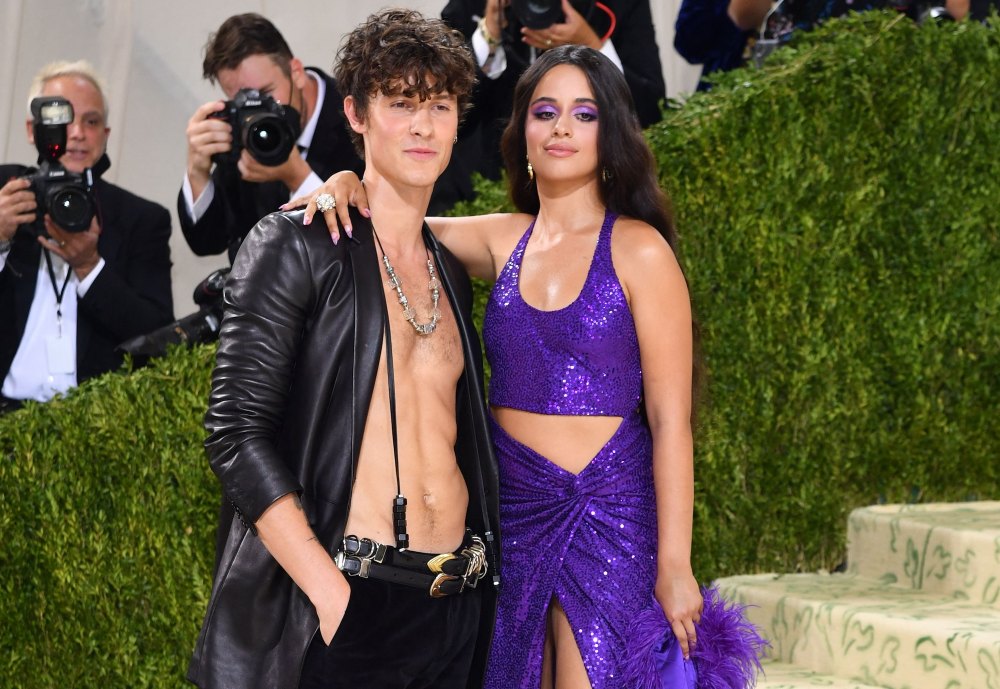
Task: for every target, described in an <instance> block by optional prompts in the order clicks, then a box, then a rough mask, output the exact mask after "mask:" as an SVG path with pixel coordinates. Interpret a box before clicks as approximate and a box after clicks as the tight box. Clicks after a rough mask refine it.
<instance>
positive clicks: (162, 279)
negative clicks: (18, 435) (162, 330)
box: [0, 62, 173, 412]
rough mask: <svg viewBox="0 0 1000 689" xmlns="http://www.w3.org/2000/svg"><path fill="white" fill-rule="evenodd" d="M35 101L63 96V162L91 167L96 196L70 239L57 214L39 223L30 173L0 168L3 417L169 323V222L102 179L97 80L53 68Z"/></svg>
mask: <svg viewBox="0 0 1000 689" xmlns="http://www.w3.org/2000/svg"><path fill="white" fill-rule="evenodd" d="M38 96H60V97H62V98H63V99H65V100H64V101H60V102H61V103H63V104H64V107H65V110H64V112H65V114H66V116H67V117H66V120H65V121H64V123H63V124H62V125H61V126H62V127H65V131H64V136H65V146H64V147H63V146H60V147H58V148H59V153H60V154H61V155H58V158H57V165H58V166H59V169H65V170H66V171H68V172H69V173H77V174H81V173H86V171H87V170H88V169H89V170H91V172H92V176H93V187H92V189H91V190H90V192H89V194H88V195H89V197H90V202H89V204H88V206H89V208H88V212H87V214H86V215H85V216H84V220H83V222H82V224H81V225H80V226H79V227H73V228H71V229H74V230H76V231H67V228H66V227H62V226H60V225H59V224H57V223H56V222H55V221H54V220H53V219H52V216H53V215H59V213H58V212H57V211H58V210H59V209H56V210H52V209H51V208H50V209H49V212H48V213H46V215H45V217H44V218H39V217H38V215H39V209H38V203H37V200H36V193H35V187H34V186H32V182H31V181H30V180H28V179H26V176H29V175H30V174H31V173H32V168H28V167H25V166H23V165H2V166H0V182H2V183H3V186H2V188H0V379H2V389H0V393H2V397H0V412H2V411H6V410H10V409H12V408H16V407H18V406H20V404H21V402H22V401H23V400H28V399H34V400H39V401H46V400H48V399H50V398H51V397H53V396H54V395H55V394H57V393H60V392H65V391H66V390H68V389H70V388H72V387H74V386H76V385H77V384H78V383H80V382H82V381H84V380H86V379H87V378H91V377H93V376H97V375H100V374H102V373H105V372H107V371H111V370H114V369H116V368H118V367H119V366H121V364H122V355H121V353H120V352H116V351H115V347H116V345H117V344H118V343H119V342H121V341H122V340H125V339H127V338H130V337H134V336H136V335H140V334H142V333H144V332H147V331H149V330H153V329H155V328H158V327H160V326H162V325H165V324H166V323H169V322H170V321H172V320H173V301H172V296H171V288H170V245H169V240H170V215H169V214H168V213H167V210H166V209H165V208H163V207H162V206H159V205H157V204H155V203H152V202H150V201H146V200H145V199H141V198H139V197H138V196H136V195H134V194H130V193H129V192H127V191H125V190H124V189H122V188H120V187H117V186H115V185H113V184H111V183H109V182H106V181H104V180H103V179H101V174H102V173H103V172H104V171H105V170H107V169H108V167H109V166H110V164H111V163H110V161H109V160H108V157H107V155H106V154H105V149H106V147H107V142H108V133H109V131H110V129H109V128H108V125H107V117H108V108H107V101H106V99H105V97H104V90H103V89H102V88H101V85H100V81H99V78H98V77H97V75H96V74H95V73H94V71H93V69H92V68H91V67H90V65H88V64H87V63H86V62H73V63H68V62H59V63H53V64H50V65H48V66H46V67H45V68H43V69H42V71H41V72H40V73H39V74H38V75H37V76H36V77H35V80H34V83H33V84H32V87H31V95H30V97H29V101H30V100H32V99H34V98H36V97H38ZM67 101H68V103H67ZM70 105H71V106H72V109H71V110H70V108H69V107H68V106H70ZM34 125H35V121H34V120H33V119H29V120H28V138H29V140H32V141H34ZM36 186H37V184H36ZM90 211H93V217H92V218H90V216H89V213H90Z"/></svg>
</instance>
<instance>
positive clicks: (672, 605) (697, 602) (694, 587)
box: [653, 571, 705, 659]
mask: <svg viewBox="0 0 1000 689" xmlns="http://www.w3.org/2000/svg"><path fill="white" fill-rule="evenodd" d="M653 594H654V595H655V596H656V600H657V601H658V602H659V603H660V607H661V608H663V612H664V614H665V615H666V617H667V622H669V623H670V627H671V629H672V630H673V632H674V636H675V637H677V641H678V642H679V643H680V645H681V651H682V652H683V653H684V658H685V659H688V658H690V657H691V651H692V650H693V649H694V647H695V645H696V644H697V643H698V631H697V628H696V626H695V625H697V624H698V622H699V621H700V620H701V611H702V607H703V606H704V603H705V600H704V598H703V597H702V595H701V589H700V588H699V587H698V582H697V581H696V580H695V578H694V575H693V574H692V573H691V572H690V571H688V572H685V573H679V572H678V573H676V574H670V575H665V574H662V573H661V574H660V576H658V577H657V578H656V587H655V589H654V590H653Z"/></svg>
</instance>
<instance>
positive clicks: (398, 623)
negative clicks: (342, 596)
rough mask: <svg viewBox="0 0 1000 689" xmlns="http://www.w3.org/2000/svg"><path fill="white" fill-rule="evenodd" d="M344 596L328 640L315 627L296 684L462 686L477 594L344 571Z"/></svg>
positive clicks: (353, 688)
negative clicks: (434, 594)
mask: <svg viewBox="0 0 1000 689" xmlns="http://www.w3.org/2000/svg"><path fill="white" fill-rule="evenodd" d="M347 581H348V583H349V584H350V586H351V599H350V601H349V602H348V605H347V611H346V612H345V613H344V620H343V622H341V624H340V628H339V629H338V630H337V633H336V635H334V637H333V642H332V643H331V644H330V645H329V646H327V645H326V644H325V643H323V638H322V637H321V636H320V635H319V633H317V634H316V638H315V639H313V642H312V645H311V646H310V647H309V651H308V653H307V654H306V660H305V663H304V665H303V668H302V679H301V681H300V683H299V688H300V689H359V688H361V687H370V688H371V689H432V688H433V689H465V688H466V686H467V685H468V679H469V668H470V666H471V664H472V656H473V652H474V651H475V647H476V634H477V633H478V630H479V613H480V608H481V607H482V596H481V593H480V592H479V591H477V590H467V591H466V592H464V593H461V594H458V595H455V596H447V597H445V598H431V597H430V596H429V595H428V593H427V591H423V590H420V589H417V588H412V587H409V586H403V585H401V584H391V583H388V582H384V581H376V580H374V579H361V578H359V577H348V578H347Z"/></svg>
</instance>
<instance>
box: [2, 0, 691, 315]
mask: <svg viewBox="0 0 1000 689" xmlns="http://www.w3.org/2000/svg"><path fill="white" fill-rule="evenodd" d="M651 4H652V8H653V21H654V23H655V25H656V32H657V43H658V45H659V47H660V55H661V61H662V63H663V66H664V76H665V78H666V80H667V89H668V92H669V93H670V95H671V96H677V95H679V94H681V93H685V92H689V91H691V90H692V89H693V88H694V85H695V84H696V83H697V77H698V70H697V69H696V68H692V67H691V66H690V65H688V64H687V63H685V62H684V61H683V60H682V59H681V58H680V57H679V56H678V55H677V54H676V53H675V52H674V51H673V48H672V45H673V25H674V19H675V17H676V15H677V8H678V7H679V4H680V0H651ZM388 5H405V6H407V7H413V8H415V9H418V10H420V11H421V12H423V13H425V14H427V15H434V16H436V15H437V14H438V13H439V12H440V10H441V8H442V7H443V6H444V0H399V1H397V2H388V3H384V2H371V1H369V2H358V1H350V0H325V1H324V0H283V1H272V2H268V1H267V0H243V1H242V2H238V1H236V0H2V1H0V94H2V100H0V161H3V162H18V163H23V164H34V162H35V158H36V154H35V151H34V148H33V147H31V146H30V145H29V144H28V143H27V139H26V138H25V128H24V121H25V118H26V116H27V102H26V96H27V92H28V88H29V86H30V85H31V79H32V77H33V76H34V74H35V72H37V71H38V69H39V68H41V67H42V66H43V65H44V64H46V63H48V62H50V61H52V60H75V59H79V58H85V59H87V60H90V61H91V62H92V63H93V64H94V66H95V67H96V68H97V70H98V71H99V72H100V73H101V74H102V75H103V76H104V78H105V80H106V81H107V86H108V100H109V104H110V110H111V112H110V116H109V122H110V125H111V138H110V141H109V144H108V154H109V155H110V157H111V161H112V167H111V170H109V171H108V173H107V178H108V179H109V181H112V182H115V183H117V184H120V185H122V186H124V187H126V188H127V189H129V190H130V191H133V192H135V193H137V194H139V195H140V196H144V197H146V198H149V199H152V200H154V201H157V202H158V203H160V204H162V205H164V206H166V207H167V208H168V209H169V210H170V212H171V216H172V218H173V228H174V232H173V236H172V238H171V256H172V259H173V262H174V269H173V284H174V311H175V314H176V315H177V316H178V317H181V316H184V315H187V314H188V313H189V312H191V311H193V310H194V305H193V302H192V301H191V291H192V289H193V288H194V286H195V284H197V282H198V281H199V280H201V278H203V277H204V276H205V275H207V274H208V273H209V272H210V271H212V270H214V269H215V268H218V267H221V266H223V265H224V264H225V261H226V259H225V257H224V256H216V257H208V258H200V257H196V256H194V255H193V254H192V253H191V251H190V250H189V249H188V248H187V245H186V244H185V243H184V237H183V236H182V235H181V232H180V226H179V224H178V223H177V217H176V212H177V211H176V198H177V191H178V189H179V188H180V183H181V176H182V175H183V173H184V166H185V158H186V142H185V138H184V129H185V126H186V125H187V120H188V118H189V117H190V115H191V113H192V112H194V110H195V108H196V107H197V106H198V105H200V104H201V103H203V102H205V101H207V100H211V99H212V98H217V97H218V96H219V94H218V92H216V91H215V90H214V89H213V88H212V87H211V86H210V85H209V83H208V82H206V81H204V80H203V79H202V78H201V59H202V47H203V46H204V44H205V40H206V39H207V37H208V34H209V33H210V32H212V31H214V30H215V29H216V28H217V27H218V26H219V24H221V23H222V22H223V20H225V19H226V17H229V16H230V15H233V14H237V13H240V12H260V13H261V14H263V15H265V16H267V17H268V18H269V19H271V21H273V22H274V23H275V25H276V26H277V27H278V28H279V30H280V31H281V32H282V34H283V35H284V36H285V39H286V40H287V41H288V44H289V45H290V46H291V48H292V51H293V52H294V53H295V55H296V57H299V58H300V59H302V61H303V62H304V63H305V64H307V65H316V66H318V67H321V68H323V69H325V70H328V71H329V70H330V68H331V65H332V63H333V58H334V54H335V52H336V49H337V47H338V46H339V44H340V39H341V37H342V36H343V34H344V33H346V32H348V31H350V30H351V29H352V28H353V27H354V26H355V25H356V24H358V23H359V22H360V21H361V20H363V19H364V18H365V17H367V16H368V15H369V14H370V13H372V12H373V11H375V10H376V9H378V8H380V7H384V6H388Z"/></svg>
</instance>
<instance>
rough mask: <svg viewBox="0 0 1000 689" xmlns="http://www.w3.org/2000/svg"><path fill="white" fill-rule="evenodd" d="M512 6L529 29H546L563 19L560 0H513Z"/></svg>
mask: <svg viewBox="0 0 1000 689" xmlns="http://www.w3.org/2000/svg"><path fill="white" fill-rule="evenodd" d="M512 8H513V10H514V14H515V15H516V16H517V18H518V19H520V20H521V23H522V24H524V25H525V26H526V27H528V28H529V29H547V28H548V27H550V26H552V25H553V24H555V23H556V22H559V21H563V20H564V17H563V13H562V3H561V2H560V0H513V2H512Z"/></svg>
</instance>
